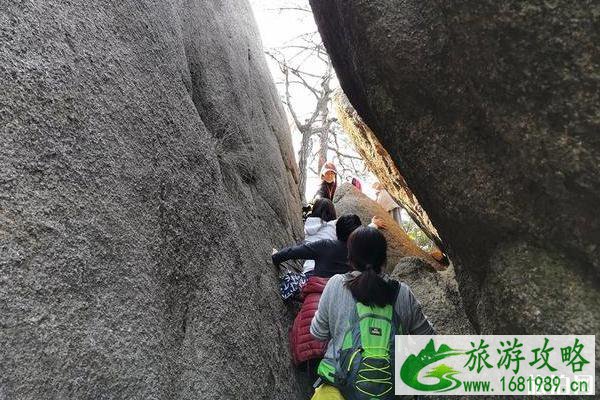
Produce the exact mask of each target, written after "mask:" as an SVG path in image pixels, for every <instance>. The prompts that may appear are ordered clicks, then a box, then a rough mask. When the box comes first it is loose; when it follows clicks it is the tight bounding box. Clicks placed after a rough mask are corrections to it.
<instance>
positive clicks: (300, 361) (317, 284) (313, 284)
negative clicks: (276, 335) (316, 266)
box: [289, 276, 329, 380]
mask: <svg viewBox="0 0 600 400" xmlns="http://www.w3.org/2000/svg"><path fill="white" fill-rule="evenodd" d="M328 280H329V278H321V277H318V276H311V277H310V278H308V282H307V283H306V285H305V286H304V287H303V288H302V299H303V302H302V308H301V309H300V312H299V313H298V315H297V316H296V318H295V319H294V324H293V325H292V329H291V330H290V337H289V339H290V351H291V353H292V360H293V362H294V365H304V366H305V367H306V371H307V372H308V374H309V378H310V379H311V380H312V379H313V378H316V369H317V367H318V365H319V362H320V361H321V358H323V354H325V349H326V347H327V341H321V340H317V339H315V338H314V337H313V336H312V335H311V334H310V322H311V321H312V319H313V316H314V315H315V312H316V311H317V308H318V307H319V299H320V298H321V293H323V289H324V288H325V285H326V284H327V281H328Z"/></svg>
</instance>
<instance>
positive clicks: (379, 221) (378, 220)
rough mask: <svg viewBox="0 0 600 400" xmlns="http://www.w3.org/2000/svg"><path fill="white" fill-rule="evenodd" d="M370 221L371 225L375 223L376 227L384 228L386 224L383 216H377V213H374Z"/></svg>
mask: <svg viewBox="0 0 600 400" xmlns="http://www.w3.org/2000/svg"><path fill="white" fill-rule="evenodd" d="M371 223H372V224H373V225H375V226H376V227H377V229H386V228H387V225H386V223H385V221H384V220H383V218H381V217H378V216H377V215H374V216H373V218H371Z"/></svg>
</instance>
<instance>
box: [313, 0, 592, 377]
mask: <svg viewBox="0 0 600 400" xmlns="http://www.w3.org/2000/svg"><path fill="white" fill-rule="evenodd" d="M311 5H312V7H313V10H314V12H315V19H316V21H317V24H318V26H319V30H320V32H321V34H322V36H323V39H324V42H325V45H326V47H327V49H328V51H329V53H330V55H331V57H332V60H333V65H334V67H335V69H336V72H337V75H338V77H339V79H340V83H341V85H342V87H343V89H344V92H345V93H346V95H347V96H348V98H349V100H350V101H351V103H352V104H353V106H354V107H355V108H356V110H357V112H358V114H359V115H360V116H361V117H362V119H363V120H364V122H365V123H366V124H367V125H368V126H369V127H370V128H371V129H372V130H373V132H374V133H375V134H376V136H377V138H378V139H379V141H380V142H381V144H382V145H383V147H384V148H385V149H386V150H387V151H388V152H389V154H390V155H391V157H392V159H393V160H394V162H395V164H396V166H397V167H398V169H399V171H400V173H401V174H402V176H404V178H405V179H406V182H407V183H408V186H409V187H410V189H411V190H412V191H413V193H414V194H415V196H416V197H417V198H418V200H419V203H420V204H421V205H422V207H423V209H424V210H425V211H426V212H427V214H428V215H429V217H430V218H431V221H432V222H433V224H434V225H435V227H436V228H437V230H438V233H439V234H440V237H441V239H442V241H443V243H444V244H445V251H447V253H448V254H449V255H450V257H451V258H452V260H453V262H454V265H455V267H456V271H457V278H458V281H459V284H460V286H461V294H462V295H463V299H464V302H465V306H466V307H467V309H468V315H469V316H470V317H471V318H473V322H474V323H475V325H476V326H478V328H479V329H480V330H481V331H482V332H483V333H501V332H506V331H508V330H509V329H512V330H516V331H519V332H521V333H529V334H543V333H548V329H550V328H549V325H550V324H553V325H554V326H553V327H552V331H562V332H573V329H575V327H577V333H580V334H593V333H595V332H598V331H600V307H598V306H597V305H596V303H595V302H594V301H592V302H590V300H588V299H590V298H591V299H595V298H598V297H599V296H600V289H599V288H600V281H599V277H600V257H598V243H600V213H599V212H598V204H600V142H599V141H598V139H597V138H598V131H599V129H600V108H598V104H599V103H600V81H599V79H598V71H599V70H600V65H599V61H598V45H597V44H598V43H599V42H600V30H598V27H597V22H596V21H597V16H598V15H599V14H600V3H598V2H593V1H579V2H557V1H543V2H539V1H519V2H508V1H492V0H483V1H447V2H424V1H405V2H401V3H400V2H397V1H392V0H376V1H363V0H350V1H342V0H332V1H317V0H311ZM508 271H510V274H509V275H507V273H508ZM525 277H526V279H525ZM549 277H552V279H549ZM565 285H568V287H569V288H570V289H569V292H571V293H572V294H576V295H577V296H578V297H574V298H569V299H568V300H566V299H564V298H562V297H561V293H565ZM517 293H518V294H519V295H516V294H517ZM584 293H585V294H584ZM579 295H581V296H580V297H579ZM565 307H566V308H567V309H569V310H573V311H577V312H572V313H568V314H566V313H563V310H564V308H565ZM584 309H585V312H583V310H584ZM508 310H510V311H511V314H510V315H511V318H510V321H512V322H508V320H507V317H508V315H507V312H508ZM558 315H560V316H561V317H558ZM540 321H547V322H545V323H541V324H540V323H539V322H540ZM597 340H598V341H597V344H596V345H597V346H600V337H597ZM596 365H597V366H598V368H599V369H598V370H597V371H600V359H597V362H596ZM597 388H600V386H598V383H597Z"/></svg>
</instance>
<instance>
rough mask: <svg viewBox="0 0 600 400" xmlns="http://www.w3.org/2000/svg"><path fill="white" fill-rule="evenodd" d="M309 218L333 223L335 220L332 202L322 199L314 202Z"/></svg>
mask: <svg viewBox="0 0 600 400" xmlns="http://www.w3.org/2000/svg"><path fill="white" fill-rule="evenodd" d="M310 216H311V217H317V218H321V219H322V220H323V221H325V222H329V221H333V220H334V219H336V218H337V216H336V214H335V206H334V205H333V202H332V201H331V200H329V199H326V198H324V197H321V198H319V199H317V200H315V203H314V204H313V207H312V211H311V212H310Z"/></svg>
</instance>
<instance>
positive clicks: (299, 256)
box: [271, 243, 318, 265]
mask: <svg viewBox="0 0 600 400" xmlns="http://www.w3.org/2000/svg"><path fill="white" fill-rule="evenodd" d="M317 257H318V254H317V251H316V249H315V246H314V243H306V244H300V245H297V246H290V247H286V248H285V249H281V250H279V251H278V252H276V253H274V254H273V255H272V256H271V259H272V260H273V264H275V265H279V264H281V263H282V262H284V261H287V260H315V259H316V258H317Z"/></svg>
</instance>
